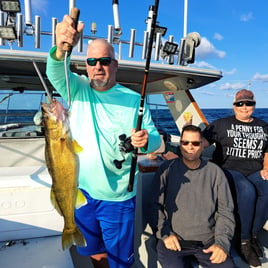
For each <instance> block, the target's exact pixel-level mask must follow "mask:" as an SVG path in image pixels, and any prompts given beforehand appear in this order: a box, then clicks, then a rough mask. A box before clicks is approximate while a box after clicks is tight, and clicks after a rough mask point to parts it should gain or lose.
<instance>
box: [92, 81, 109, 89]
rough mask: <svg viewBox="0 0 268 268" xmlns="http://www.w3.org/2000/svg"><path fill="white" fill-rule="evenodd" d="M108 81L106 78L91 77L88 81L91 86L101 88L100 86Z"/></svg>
mask: <svg viewBox="0 0 268 268" xmlns="http://www.w3.org/2000/svg"><path fill="white" fill-rule="evenodd" d="M108 83H109V80H108V79H106V80H98V79H92V80H91V81H90V84H91V87H93V88H95V87H98V88H102V87H106V86H107V85H108Z"/></svg>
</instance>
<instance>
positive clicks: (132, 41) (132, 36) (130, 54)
mask: <svg viewBox="0 0 268 268" xmlns="http://www.w3.org/2000/svg"><path fill="white" fill-rule="evenodd" d="M135 39H136V30H135V29H131V30H130V42H129V52H128V57H129V58H133V57H134V47H135Z"/></svg>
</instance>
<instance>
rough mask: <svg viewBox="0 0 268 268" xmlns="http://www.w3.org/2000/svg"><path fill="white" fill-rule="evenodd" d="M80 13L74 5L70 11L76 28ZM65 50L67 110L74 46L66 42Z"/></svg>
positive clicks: (69, 102)
mask: <svg viewBox="0 0 268 268" xmlns="http://www.w3.org/2000/svg"><path fill="white" fill-rule="evenodd" d="M79 15H80V10H79V9H78V8H76V7H73V8H72V9H71V12H70V17H71V18H72V19H73V22H74V29H77V24H78V19H79ZM63 50H64V51H65V54H64V72H65V81H66V89H67V94H68V109H67V111H69V109H70V106H71V90H70V81H69V70H68V57H69V56H70V55H71V53H72V50H73V46H72V45H70V44H68V43H64V45H63Z"/></svg>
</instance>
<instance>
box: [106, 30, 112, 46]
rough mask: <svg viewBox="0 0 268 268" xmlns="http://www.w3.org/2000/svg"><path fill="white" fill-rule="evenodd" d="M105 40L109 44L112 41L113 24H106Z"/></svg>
mask: <svg viewBox="0 0 268 268" xmlns="http://www.w3.org/2000/svg"><path fill="white" fill-rule="evenodd" d="M107 42H109V43H110V44H112V43H113V25H108V36H107Z"/></svg>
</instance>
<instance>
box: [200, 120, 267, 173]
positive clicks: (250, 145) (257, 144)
mask: <svg viewBox="0 0 268 268" xmlns="http://www.w3.org/2000/svg"><path fill="white" fill-rule="evenodd" d="M203 135H204V137H205V138H206V139H207V140H208V142H209V143H210V144H212V143H214V142H215V144H216V149H215V151H214V153H213V157H212V159H213V162H215V163H216V164H218V165H219V166H221V167H222V168H225V169H232V170H236V171H239V172H241V173H243V174H244V175H246V176H247V175H249V174H251V173H254V172H256V171H258V170H261V169H262V168H263V157H264V153H266V152H268V124H267V123H266V122H264V121H263V120H261V119H258V118H255V117H254V118H253V121H252V122H249V123H245V122H241V121H239V120H237V119H236V118H235V116H230V117H226V118H221V119H218V120H215V121H214V122H212V123H211V124H210V125H209V126H207V127H206V129H205V130H204V131H203Z"/></svg>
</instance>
